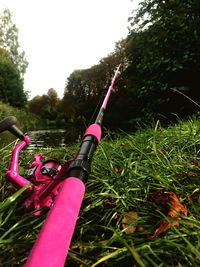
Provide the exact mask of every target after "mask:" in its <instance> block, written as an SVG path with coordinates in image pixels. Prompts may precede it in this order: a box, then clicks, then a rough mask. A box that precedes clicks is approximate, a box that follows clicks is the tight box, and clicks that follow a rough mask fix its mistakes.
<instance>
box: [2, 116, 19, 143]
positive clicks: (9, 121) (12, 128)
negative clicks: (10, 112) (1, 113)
mask: <svg viewBox="0 0 200 267" xmlns="http://www.w3.org/2000/svg"><path fill="white" fill-rule="evenodd" d="M16 123H17V119H16V117H14V116H9V117H7V118H5V119H3V120H2V121H0V133H1V132H4V131H9V132H11V133H12V134H14V135H15V136H16V137H17V138H19V139H20V140H24V135H23V133H22V132H21V131H20V130H19V129H18V128H17V126H16Z"/></svg>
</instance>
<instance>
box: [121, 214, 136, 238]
mask: <svg viewBox="0 0 200 267" xmlns="http://www.w3.org/2000/svg"><path fill="white" fill-rule="evenodd" d="M137 219H138V214H137V213H136V212H134V211H130V212H128V213H126V214H125V215H124V217H123V219H122V228H123V229H125V228H127V229H126V230H125V233H126V234H132V233H134V232H135V230H136V225H137V223H136V221H137Z"/></svg>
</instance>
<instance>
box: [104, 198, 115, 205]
mask: <svg viewBox="0 0 200 267" xmlns="http://www.w3.org/2000/svg"><path fill="white" fill-rule="evenodd" d="M103 203H104V204H105V205H108V206H116V205H117V203H115V202H114V200H109V199H107V198H106V199H104V201H103Z"/></svg>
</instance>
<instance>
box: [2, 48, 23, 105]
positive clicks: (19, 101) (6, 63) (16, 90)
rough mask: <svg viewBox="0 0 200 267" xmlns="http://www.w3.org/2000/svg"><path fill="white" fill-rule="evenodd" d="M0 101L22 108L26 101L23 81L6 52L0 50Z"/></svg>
mask: <svg viewBox="0 0 200 267" xmlns="http://www.w3.org/2000/svg"><path fill="white" fill-rule="evenodd" d="M0 99H1V100H2V101H3V102H5V103H9V104H10V105H12V106H15V107H24V106H25V104H26V101H27V98H26V94H25V93H24V91H23V80H22V79H21V78H20V75H19V72H18V71H17V69H16V67H15V66H14V64H13V62H12V59H11V58H10V55H9V54H8V52H7V51H6V50H4V49H2V48H0Z"/></svg>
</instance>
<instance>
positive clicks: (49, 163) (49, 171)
mask: <svg viewBox="0 0 200 267" xmlns="http://www.w3.org/2000/svg"><path fill="white" fill-rule="evenodd" d="M43 157H44V155H43V154H42V153H40V154H36V155H35V156H34V158H33V160H32V162H31V164H30V165H29V170H28V175H27V180H29V181H30V182H31V183H33V184H35V185H38V184H48V183H49V181H50V180H52V179H53V178H54V177H55V176H56V174H57V173H58V172H59V171H60V170H61V167H62V165H61V164H60V162H59V161H57V160H54V159H50V160H46V161H45V162H42V161H41V159H42V158H43Z"/></svg>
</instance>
